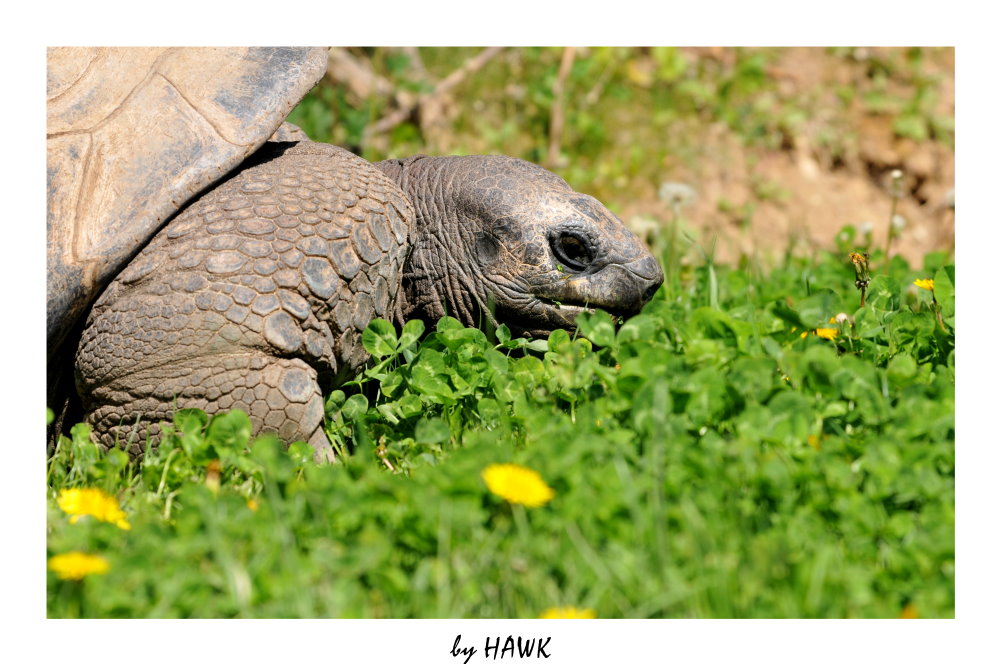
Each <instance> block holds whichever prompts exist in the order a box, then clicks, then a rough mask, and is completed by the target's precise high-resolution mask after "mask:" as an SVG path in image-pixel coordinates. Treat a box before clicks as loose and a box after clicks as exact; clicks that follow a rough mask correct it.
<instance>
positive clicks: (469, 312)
mask: <svg viewBox="0 0 1000 664" xmlns="http://www.w3.org/2000/svg"><path fill="white" fill-rule="evenodd" d="M448 162H449V158H448V157H423V156H416V157H410V158H408V159H400V160H390V161H383V162H379V163H377V164H376V166H377V167H378V168H379V169H381V170H382V172H384V173H385V174H386V175H388V176H389V177H391V178H392V179H393V180H395V181H396V183H397V184H398V185H399V186H400V188H401V189H402V190H403V193H405V194H406V195H407V197H408V198H409V199H410V202H411V203H413V209H414V213H415V215H416V218H415V220H414V221H415V223H414V228H412V229H411V231H410V243H411V248H410V254H409V257H408V258H407V260H406V263H405V264H404V266H403V281H402V288H401V289H400V293H399V295H398V301H397V313H396V317H397V319H398V321H399V322H402V321H405V320H408V319H410V318H421V319H423V320H426V321H428V322H434V321H436V320H438V319H439V318H441V317H442V316H445V315H448V316H452V317H454V318H457V319H459V320H461V321H462V322H463V323H464V324H465V325H478V324H479V323H480V321H481V320H482V319H483V316H484V313H483V312H487V313H486V314H485V315H486V316H488V317H487V318H486V320H491V318H492V317H489V313H488V312H489V306H488V304H487V299H488V296H487V290H486V284H485V282H484V280H483V275H482V273H481V271H480V269H479V268H480V266H479V265H478V264H477V262H476V261H475V260H472V259H473V246H472V242H473V239H472V238H473V237H474V235H475V231H476V229H475V228H474V220H473V219H470V217H469V215H468V214H467V211H466V210H465V209H464V207H463V206H462V205H461V204H460V202H459V201H456V200H455V198H456V197H455V196H454V195H453V193H452V192H454V191H455V190H456V188H457V187H458V186H460V184H461V183H460V182H458V181H457V180H459V179H460V178H461V176H462V175H464V173H463V171H461V170H460V169H457V168H454V167H453V166H454V165H450V164H449V163H448ZM492 322H494V323H495V320H494V321H492Z"/></svg>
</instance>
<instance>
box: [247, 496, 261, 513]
mask: <svg viewBox="0 0 1000 664" xmlns="http://www.w3.org/2000/svg"><path fill="white" fill-rule="evenodd" d="M258 507H260V506H259V505H258V504H257V501H256V500H254V499H253V498H251V499H250V500H248V501H247V509H248V510H250V511H251V512H256V511H257V508H258Z"/></svg>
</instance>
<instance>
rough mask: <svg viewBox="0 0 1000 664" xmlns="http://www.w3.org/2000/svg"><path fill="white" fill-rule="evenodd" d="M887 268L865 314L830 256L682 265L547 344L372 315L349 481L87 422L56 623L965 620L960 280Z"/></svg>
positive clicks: (57, 493) (54, 586)
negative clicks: (957, 504) (398, 323)
mask: <svg viewBox="0 0 1000 664" xmlns="http://www.w3.org/2000/svg"><path fill="white" fill-rule="evenodd" d="M878 256H880V254H877V255H876V257H875V258H873V265H872V268H873V270H872V271H873V273H875V274H876V276H874V277H873V279H872V280H871V284H870V286H869V288H868V291H867V294H866V300H867V302H866V305H865V306H864V307H859V306H858V305H859V293H858V291H857V290H856V288H855V284H854V277H855V274H854V271H853V269H852V266H851V262H850V261H849V260H847V258H846V256H844V255H840V254H832V253H831V254H823V255H819V256H817V257H816V258H815V259H814V260H811V261H805V260H799V259H791V260H790V261H789V262H788V263H787V264H785V265H782V266H778V267H776V268H774V269H772V270H770V271H769V272H766V273H764V272H761V271H759V270H758V269H757V268H756V267H755V266H753V265H747V266H745V267H743V268H727V267H724V266H718V265H713V264H711V263H710V262H709V263H705V264H703V265H700V266H698V267H694V268H685V267H682V266H678V267H677V270H676V271H677V274H676V277H675V279H674V280H673V281H672V282H670V284H671V285H670V286H669V287H668V286H664V287H663V288H662V289H661V291H660V292H659V293H658V294H657V296H656V297H655V298H654V300H653V302H652V303H651V304H650V305H649V306H648V307H647V309H646V310H645V311H644V312H643V314H642V315H640V316H637V317H635V318H633V319H631V320H629V321H627V322H626V323H625V324H624V325H621V326H618V327H616V326H615V325H614V323H613V322H612V320H611V319H610V318H609V317H607V316H606V315H604V314H601V313H597V314H595V315H593V316H590V317H588V318H586V319H584V320H583V321H581V325H580V333H579V334H576V335H571V334H568V333H565V332H556V333H554V334H553V335H552V336H551V337H550V338H549V339H548V340H547V341H533V342H530V343H528V342H526V341H524V340H517V339H511V338H509V335H508V334H507V333H506V330H505V329H504V328H502V327H501V328H500V329H496V330H479V329H475V328H464V327H462V326H461V325H459V324H458V323H457V322H456V321H454V320H451V319H444V320H442V321H441V322H440V323H439V324H438V326H437V328H436V329H435V330H432V331H428V332H429V334H426V336H424V337H423V338H422V339H421V338H420V337H421V335H420V332H421V330H420V326H419V324H417V323H410V324H409V325H407V326H406V327H405V328H403V330H402V331H401V334H399V336H398V337H397V332H396V330H394V329H393V328H392V327H391V326H389V325H388V324H384V323H382V322H380V321H375V322H373V323H372V325H371V326H370V327H369V329H368V332H366V335H365V341H366V346H367V347H368V349H369V351H370V352H371V353H372V354H373V356H374V358H375V362H373V366H372V367H371V368H370V369H369V370H368V371H367V372H366V374H365V375H364V376H362V377H361V378H360V379H359V380H358V381H357V382H356V383H355V384H350V385H346V386H344V387H343V389H341V390H338V391H335V392H334V393H333V394H331V395H330V397H329V399H328V404H327V407H328V413H327V414H328V417H329V425H328V426H329V433H330V436H331V439H332V440H334V441H336V442H337V444H338V445H339V446H340V448H341V449H342V450H343V451H344V452H345V453H344V455H343V456H342V462H341V463H338V464H334V465H326V466H321V465H316V464H314V463H313V462H312V461H311V458H310V452H309V450H308V448H307V447H305V446H304V444H297V445H293V446H291V447H290V448H289V449H288V450H287V451H285V450H283V449H282V446H281V445H280V443H278V442H277V441H275V440H272V439H262V440H257V441H252V440H251V439H250V435H249V433H250V431H249V422H248V420H247V418H246V417H245V416H244V415H243V414H242V413H240V412H233V413H230V414H228V415H225V416H220V417H216V418H215V419H213V420H212V421H210V422H206V418H205V417H204V416H203V415H202V414H200V413H196V412H182V413H179V414H178V415H177V417H176V419H175V423H174V429H175V433H174V434H173V435H171V436H168V437H167V438H166V439H165V440H164V441H163V443H162V444H161V446H160V448H159V449H158V450H157V451H156V452H155V453H154V454H150V455H149V456H147V458H146V460H145V461H144V463H143V464H141V465H140V466H135V465H132V464H130V463H129V462H128V458H127V456H126V455H124V454H123V453H121V452H118V451H112V452H109V453H107V454H103V453H100V452H99V451H98V450H97V448H96V447H95V446H94V445H92V444H91V443H90V442H89V440H88V438H87V435H86V430H85V427H84V426H83V425H79V426H78V428H76V429H74V430H73V436H72V438H66V439H63V440H62V442H61V444H60V446H59V448H58V450H57V451H56V453H55V455H54V456H53V457H52V458H51V460H50V461H49V471H48V481H49V517H48V521H49V534H48V553H49V556H50V567H58V563H56V564H53V562H52V560H53V559H54V558H55V557H56V556H59V555H62V554H67V553H71V552H81V553H84V554H87V555H89V556H96V557H99V559H100V560H96V559H89V558H79V559H75V560H74V559H70V560H69V561H68V562H67V561H65V560H63V561H62V562H63V565H64V567H63V568H62V570H63V571H62V572H59V570H58V569H54V570H53V571H51V572H50V574H49V593H48V607H49V608H48V610H49V615H50V616H53V617H57V616H101V617H140V616H141V617H179V616H197V617H224V616H233V617H263V616H269V617H295V616H302V617H305V616H311V617H536V616H539V615H541V614H542V613H543V612H545V611H547V610H549V609H553V608H558V607H572V608H575V609H578V610H581V611H592V612H593V614H594V615H597V616H599V617H633V618H650V617H897V616H901V615H915V616H920V617H949V616H953V615H954V338H955V337H954V269H953V268H952V267H951V266H950V265H947V264H945V260H944V256H943V255H929V256H928V257H927V258H926V260H925V263H924V265H923V266H921V268H920V269H911V268H909V267H908V266H907V265H905V264H904V263H903V262H902V261H899V260H896V261H894V262H892V264H891V265H890V266H889V268H890V269H889V270H888V274H883V273H882V271H881V269H879V268H880V267H881V266H879V265H878V263H877V261H876V259H877V258H878ZM925 279H933V290H927V289H926V288H921V287H918V286H917V285H915V284H914V282H915V281H917V280H920V281H919V283H920V284H921V285H922V286H924V287H927V286H930V284H929V283H928V282H926V281H924V280H925ZM840 314H846V315H843V316H841V315H840ZM838 316H839V318H841V321H840V322H838V321H837V318H838ZM495 464H515V465H516V466H519V467H523V468H526V469H530V470H532V471H535V472H536V473H537V474H538V475H537V477H535V476H531V475H528V476H527V477H521V476H519V475H517V474H513V473H512V469H511V468H509V467H501V468H499V469H496V468H494V470H493V471H492V476H491V475H490V474H486V475H484V471H485V470H486V469H487V468H489V467H491V466H493V465H495ZM505 471H506V474H505ZM484 477H492V479H491V482H492V483H487V481H485V479H484ZM491 487H492V488H491ZM77 488H93V489H98V490H100V492H103V493H100V494H95V495H93V496H89V498H81V497H80V496H79V495H74V494H73V493H69V494H67V493H65V492H66V491H67V490H70V491H72V490H73V489H77ZM60 502H62V506H60ZM119 508H120V511H119ZM67 510H68V511H67ZM74 514H77V515H80V514H84V515H86V514H89V516H77V517H74V516H73V515H74ZM74 520H76V522H75V523H74V522H73V521H74ZM101 560H103V561H104V562H103V563H101V562H100V561H101ZM74 565H75V566H74ZM67 570H68V571H67ZM74 572H76V573H77V576H79V577H80V578H72V577H73V573H74ZM62 576H65V577H67V578H61V577H62ZM304 589H307V590H304Z"/></svg>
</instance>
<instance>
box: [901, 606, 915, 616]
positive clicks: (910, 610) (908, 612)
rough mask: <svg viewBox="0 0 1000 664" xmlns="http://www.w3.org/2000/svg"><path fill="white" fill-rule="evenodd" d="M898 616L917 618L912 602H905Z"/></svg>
mask: <svg viewBox="0 0 1000 664" xmlns="http://www.w3.org/2000/svg"><path fill="white" fill-rule="evenodd" d="M899 617H900V618H917V617H919V616H918V614H917V607H915V606H913V605H912V604H907V605H906V606H904V607H903V611H902V612H901V613H900V614H899Z"/></svg>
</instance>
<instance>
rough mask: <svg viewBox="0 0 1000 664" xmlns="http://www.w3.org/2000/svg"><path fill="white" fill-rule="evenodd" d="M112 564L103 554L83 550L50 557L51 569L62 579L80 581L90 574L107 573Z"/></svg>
mask: <svg viewBox="0 0 1000 664" xmlns="http://www.w3.org/2000/svg"><path fill="white" fill-rule="evenodd" d="M109 568H110V566H109V565H108V561H107V560H105V559H104V558H102V557H101V556H94V555H91V554H89V553H83V552H82V551H72V552H70V553H61V554H59V555H58V556H52V557H51V558H49V569H50V570H52V571H53V572H55V573H56V576H58V577H59V578H60V579H72V580H74V581H79V580H80V579H82V578H83V577H85V576H87V575H88V574H106V573H107V571H108V569H109Z"/></svg>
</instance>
